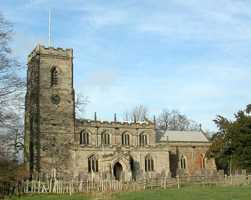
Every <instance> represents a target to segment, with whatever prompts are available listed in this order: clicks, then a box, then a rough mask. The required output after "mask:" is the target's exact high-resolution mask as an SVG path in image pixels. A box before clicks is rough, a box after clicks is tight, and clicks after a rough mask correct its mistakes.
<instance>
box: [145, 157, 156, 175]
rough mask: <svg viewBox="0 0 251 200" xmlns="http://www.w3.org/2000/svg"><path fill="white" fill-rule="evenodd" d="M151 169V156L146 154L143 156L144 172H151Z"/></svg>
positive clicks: (152, 166) (152, 165)
mask: <svg viewBox="0 0 251 200" xmlns="http://www.w3.org/2000/svg"><path fill="white" fill-rule="evenodd" d="M153 170H154V162H153V158H152V157H151V156H150V155H147V156H146V157H145V171H146V172H151V171H153Z"/></svg>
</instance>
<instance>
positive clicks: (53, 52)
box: [28, 44, 73, 62]
mask: <svg viewBox="0 0 251 200" xmlns="http://www.w3.org/2000/svg"><path fill="white" fill-rule="evenodd" d="M36 55H42V56H50V57H51V56H55V57H60V58H64V57H65V58H73V49H72V48H66V49H63V48H54V47H45V46H44V45H40V44H38V45H37V46H36V47H35V48H34V49H33V50H32V52H31V53H30V54H29V55H28V62H29V61H30V60H31V59H32V58H34V57H35V56H36Z"/></svg>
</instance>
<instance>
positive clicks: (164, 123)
mask: <svg viewBox="0 0 251 200" xmlns="http://www.w3.org/2000/svg"><path fill="white" fill-rule="evenodd" d="M157 127H158V128H159V129H161V130H165V131H166V130H179V131H185V130H199V129H200V125H198V124H197V123H196V122H194V121H192V120H190V119H188V118H187V117H186V116H185V115H183V114H181V113H180V112H179V111H177V110H172V111H168V110H167V109H164V110H162V112H161V114H160V115H159V117H158V118H157Z"/></svg>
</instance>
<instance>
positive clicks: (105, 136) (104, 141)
mask: <svg viewBox="0 0 251 200" xmlns="http://www.w3.org/2000/svg"><path fill="white" fill-rule="evenodd" d="M101 144H103V145H108V144H110V135H109V134H108V133H102V135H101Z"/></svg>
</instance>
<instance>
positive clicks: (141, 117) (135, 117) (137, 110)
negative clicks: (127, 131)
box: [124, 105, 148, 122]
mask: <svg viewBox="0 0 251 200" xmlns="http://www.w3.org/2000/svg"><path fill="white" fill-rule="evenodd" d="M147 118H148V109H147V108H146V107H145V106H144V105H138V106H135V107H134V108H133V109H132V110H131V111H126V112H125V113H124V120H125V121H136V122H143V121H146V119H147Z"/></svg>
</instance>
